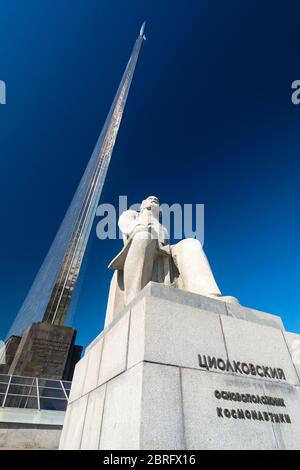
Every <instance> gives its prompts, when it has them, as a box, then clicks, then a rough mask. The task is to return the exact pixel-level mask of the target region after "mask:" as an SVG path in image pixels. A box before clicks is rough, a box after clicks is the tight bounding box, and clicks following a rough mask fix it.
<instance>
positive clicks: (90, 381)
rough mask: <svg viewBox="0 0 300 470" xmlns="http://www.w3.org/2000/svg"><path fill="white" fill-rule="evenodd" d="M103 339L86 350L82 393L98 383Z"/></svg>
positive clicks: (92, 388)
mask: <svg viewBox="0 0 300 470" xmlns="http://www.w3.org/2000/svg"><path fill="white" fill-rule="evenodd" d="M102 346H103V339H101V340H100V341H99V342H98V343H97V344H96V345H95V346H94V347H93V348H92V349H91V350H90V351H89V352H88V354H87V355H88V366H87V372H86V377H85V381H84V385H83V394H86V393H88V392H90V391H91V390H94V388H96V387H97V385H98V378H99V371H100V362H101V356H102Z"/></svg>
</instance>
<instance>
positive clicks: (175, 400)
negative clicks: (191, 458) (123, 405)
mask: <svg viewBox="0 0 300 470" xmlns="http://www.w3.org/2000/svg"><path fill="white" fill-rule="evenodd" d="M141 406H142V413H141V441H140V448H141V449H145V450H180V449H184V448H185V443H184V433H183V413H182V401H181V387H180V370H179V368H178V367H169V366H164V365H159V364H149V363H144V365H143V390H142V404H141Z"/></svg>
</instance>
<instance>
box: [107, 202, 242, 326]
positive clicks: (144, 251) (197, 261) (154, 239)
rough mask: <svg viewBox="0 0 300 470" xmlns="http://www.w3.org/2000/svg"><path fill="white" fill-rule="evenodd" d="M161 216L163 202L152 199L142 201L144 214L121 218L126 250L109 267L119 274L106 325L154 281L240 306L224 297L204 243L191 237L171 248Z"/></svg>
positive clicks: (126, 214) (128, 213) (127, 214)
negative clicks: (203, 245) (160, 204)
mask: <svg viewBox="0 0 300 470" xmlns="http://www.w3.org/2000/svg"><path fill="white" fill-rule="evenodd" d="M159 216H160V206H159V200H158V198H157V197H155V196H150V197H148V198H147V199H145V200H144V201H143V202H142V204H141V207H140V212H136V211H132V210H127V211H125V212H123V214H122V215H121V216H120V218H119V228H120V230H121V232H122V234H123V240H124V247H123V249H122V251H121V252H120V253H119V254H118V255H117V256H116V257H115V258H114V259H113V260H112V262H111V263H110V265H109V268H110V269H112V270H115V273H114V275H113V278H112V281H111V286H110V294H109V301H108V308H107V312H106V322H105V326H107V325H108V324H109V323H111V321H112V320H113V319H114V317H115V316H116V315H117V314H118V313H119V312H120V311H121V310H122V309H123V308H124V306H126V305H128V304H129V303H130V302H131V301H132V300H133V299H134V298H135V297H136V295H137V294H138V293H139V292H140V291H141V290H142V289H143V288H144V287H145V286H146V285H147V284H148V282H150V281H154V282H160V283H163V284H165V285H168V286H172V287H177V288H179V289H183V290H185V291H188V292H194V293H196V294H201V295H205V296H207V297H212V298H215V299H219V300H223V301H225V302H230V303H238V300H237V299H235V298H234V297H230V296H228V297H225V296H222V294H221V292H220V290H219V288H218V286H217V283H216V281H215V278H214V275H213V273H212V270H211V268H210V265H209V262H208V260H207V257H206V255H205V253H204V251H203V249H202V245H201V243H200V242H199V241H198V240H196V239H193V238H188V239H185V240H182V241H180V242H179V243H177V244H176V245H170V244H169V235H168V232H167V230H166V228H165V227H164V226H163V225H162V224H161V223H160V221H159Z"/></svg>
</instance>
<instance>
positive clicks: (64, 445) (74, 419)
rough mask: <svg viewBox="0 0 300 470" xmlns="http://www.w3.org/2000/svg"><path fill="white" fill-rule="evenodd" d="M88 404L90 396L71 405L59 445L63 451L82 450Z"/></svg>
mask: <svg viewBox="0 0 300 470" xmlns="http://www.w3.org/2000/svg"><path fill="white" fill-rule="evenodd" d="M87 403H88V395H84V396H83V397H81V398H80V399H79V400H76V401H74V402H73V403H69V405H68V408H67V412H66V417H65V422H64V427H63V431H62V435H61V440H60V444H59V448H60V449H61V450H77V449H80V446H81V438H82V432H83V426H84V422H85V417H86V408H87Z"/></svg>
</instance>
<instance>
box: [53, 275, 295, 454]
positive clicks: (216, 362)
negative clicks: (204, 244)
mask: <svg viewBox="0 0 300 470" xmlns="http://www.w3.org/2000/svg"><path fill="white" fill-rule="evenodd" d="M299 341H300V336H299V335H296V334H291V333H288V332H286V331H285V329H284V326H283V324H282V321H281V319H280V318H279V317H277V316H275V315H270V314H266V313H263V312H259V311H256V310H252V309H249V308H245V307H242V306H239V305H233V304H227V303H224V302H222V301H219V300H214V299H211V298H208V297H203V296H200V295H196V294H192V293H187V292H184V291H181V290H179V289H173V288H170V287H165V286H163V285H161V284H156V283H150V284H148V285H147V286H146V288H145V289H143V291H141V292H140V294H139V295H138V296H137V297H136V298H135V299H134V301H133V302H132V303H131V304H130V305H128V306H127V307H126V308H125V309H124V310H123V311H122V312H121V313H120V314H119V316H118V317H117V318H116V319H115V321H114V322H113V323H112V324H111V325H109V326H108V327H107V328H106V329H105V330H104V331H103V332H102V333H101V334H100V335H99V336H98V337H97V338H96V339H95V340H94V341H93V343H92V344H91V345H90V346H89V348H88V349H87V351H86V354H85V356H84V357H83V359H81V361H80V362H79V363H78V364H77V366H76V369H75V374H74V379H73V384H72V389H71V394H70V400H69V405H68V408H67V413H66V418H65V422H64V427H63V432H62V437H61V441H60V448H61V449H105V450H116V449H122V450H123V449H151V450H157V449H164V450H167V449H171V450H173V449H174V450H176V449H180V450H184V449H300V382H299V377H300V367H299V364H298V361H297V360H296V359H295V358H296V357H297V354H296V353H297V348H298V349H299ZM298 356H299V354H298ZM293 359H294V360H293Z"/></svg>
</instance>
